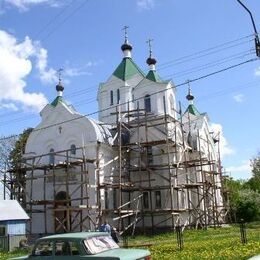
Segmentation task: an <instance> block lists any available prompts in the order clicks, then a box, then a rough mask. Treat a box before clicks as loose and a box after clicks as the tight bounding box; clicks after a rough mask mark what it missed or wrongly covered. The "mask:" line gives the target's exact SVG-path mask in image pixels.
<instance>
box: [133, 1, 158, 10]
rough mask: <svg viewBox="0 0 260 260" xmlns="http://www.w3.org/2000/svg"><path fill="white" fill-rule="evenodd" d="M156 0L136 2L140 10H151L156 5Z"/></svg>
mask: <svg viewBox="0 0 260 260" xmlns="http://www.w3.org/2000/svg"><path fill="white" fill-rule="evenodd" d="M154 1H155V0H137V2H136V4H137V7H138V9H139V10H150V9H152V8H153V7H154V5H155V3H154Z"/></svg>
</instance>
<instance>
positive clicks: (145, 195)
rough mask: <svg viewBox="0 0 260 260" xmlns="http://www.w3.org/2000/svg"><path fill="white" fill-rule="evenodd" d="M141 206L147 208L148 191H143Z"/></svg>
mask: <svg viewBox="0 0 260 260" xmlns="http://www.w3.org/2000/svg"><path fill="white" fill-rule="evenodd" d="M142 202H143V208H144V209H149V193H148V191H144V192H143V201H142Z"/></svg>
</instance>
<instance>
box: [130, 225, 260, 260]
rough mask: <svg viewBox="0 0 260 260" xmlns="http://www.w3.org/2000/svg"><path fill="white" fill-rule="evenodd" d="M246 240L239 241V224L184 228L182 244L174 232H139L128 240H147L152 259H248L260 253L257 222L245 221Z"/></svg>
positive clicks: (134, 244) (144, 242) (259, 227)
mask: <svg viewBox="0 0 260 260" xmlns="http://www.w3.org/2000/svg"><path fill="white" fill-rule="evenodd" d="M246 232H247V240H248V243H247V244H245V245H243V244H242V243H241V242H240V229H239V226H232V227H225V228H217V229H213V228H209V229H208V230H185V231H184V233H183V240H184V248H183V250H182V251H180V250H179V248H178V246H177V240H176V235H175V234H173V233H165V234H162V235H156V236H153V237H145V236H139V237H136V238H135V239H130V240H129V244H130V245H131V246H132V245H133V246H139V245H144V244H149V247H148V248H149V249H150V251H151V252H152V257H153V259H198V260H199V259H223V260H224V259H239V260H240V259H248V258H249V257H251V256H254V255H257V254H260V223H258V224H256V223H255V224H251V225H247V230H246Z"/></svg>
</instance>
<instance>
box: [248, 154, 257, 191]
mask: <svg viewBox="0 0 260 260" xmlns="http://www.w3.org/2000/svg"><path fill="white" fill-rule="evenodd" d="M251 166H252V174H253V176H252V177H251V178H250V179H249V180H248V181H247V183H246V187H248V188H250V189H252V190H254V191H257V192H259V193H260V154H258V155H257V156H256V157H255V158H253V159H252V160H251Z"/></svg>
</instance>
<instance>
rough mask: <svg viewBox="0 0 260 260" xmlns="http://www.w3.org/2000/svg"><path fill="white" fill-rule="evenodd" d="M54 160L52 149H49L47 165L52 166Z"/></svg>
mask: <svg viewBox="0 0 260 260" xmlns="http://www.w3.org/2000/svg"><path fill="white" fill-rule="evenodd" d="M54 160H55V158H54V149H53V148H51V149H50V155H49V164H54Z"/></svg>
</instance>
